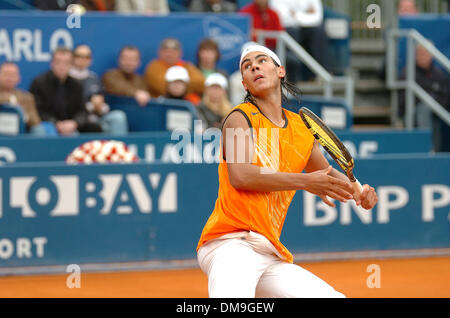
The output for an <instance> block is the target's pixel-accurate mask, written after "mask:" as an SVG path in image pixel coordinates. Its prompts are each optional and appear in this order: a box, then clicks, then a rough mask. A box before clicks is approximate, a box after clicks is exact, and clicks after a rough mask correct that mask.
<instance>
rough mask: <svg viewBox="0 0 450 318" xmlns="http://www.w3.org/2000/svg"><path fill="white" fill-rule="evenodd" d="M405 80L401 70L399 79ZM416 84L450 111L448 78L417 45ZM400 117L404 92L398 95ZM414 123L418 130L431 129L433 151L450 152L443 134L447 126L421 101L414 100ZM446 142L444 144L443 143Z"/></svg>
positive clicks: (423, 49) (402, 109)
mask: <svg viewBox="0 0 450 318" xmlns="http://www.w3.org/2000/svg"><path fill="white" fill-rule="evenodd" d="M405 78H406V70H405V69H403V70H402V73H401V74H400V79H402V80H404V79H405ZM416 82H417V83H418V84H419V85H420V86H421V87H422V88H423V89H424V90H425V91H426V92H427V93H428V94H430V95H431V97H433V98H434V99H435V100H436V101H437V102H438V103H439V104H441V105H442V106H443V107H444V108H445V109H447V111H450V87H449V83H450V77H449V75H448V73H444V71H442V70H441V69H440V68H439V67H437V66H436V65H434V64H433V56H432V55H431V54H430V53H429V52H428V50H427V49H425V48H424V47H423V46H421V45H418V46H417V49H416ZM399 99H400V101H399V112H400V114H399V115H400V117H404V115H405V106H406V103H405V92H404V91H400V94H399ZM415 105H416V111H415V115H416V116H415V123H414V125H415V126H416V127H418V128H432V130H433V148H434V150H435V151H450V142H448V140H447V141H446V140H445V139H446V138H448V135H447V136H446V135H445V134H444V131H447V134H448V130H449V129H448V126H447V124H446V123H445V122H443V121H442V120H441V119H440V118H439V117H437V116H436V115H435V114H434V113H432V112H431V110H430V108H429V107H428V106H427V105H425V104H423V103H422V102H421V101H419V100H416V104H415ZM445 142H446V143H445Z"/></svg>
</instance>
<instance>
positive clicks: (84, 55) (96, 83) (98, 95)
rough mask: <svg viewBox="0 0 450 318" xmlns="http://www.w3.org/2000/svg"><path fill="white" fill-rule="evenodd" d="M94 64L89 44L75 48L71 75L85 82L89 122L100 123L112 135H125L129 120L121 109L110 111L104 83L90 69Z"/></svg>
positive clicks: (84, 90)
mask: <svg viewBox="0 0 450 318" xmlns="http://www.w3.org/2000/svg"><path fill="white" fill-rule="evenodd" d="M91 64H92V51H91V48H90V47H89V46H87V45H84V44H83V45H79V46H78V47H76V48H75V50H74V59H73V66H72V68H71V69H70V71H69V75H70V76H71V77H73V78H75V79H77V80H79V81H80V82H81V83H82V84H83V95H84V98H85V105H86V110H87V112H88V114H89V115H88V122H90V123H98V124H100V126H101V127H102V130H103V132H105V133H108V134H112V135H124V134H126V133H127V132H128V122H127V117H126V115H125V113H124V112H123V111H121V110H113V111H110V109H109V106H108V105H107V104H106V103H105V96H104V95H103V90H102V83H101V81H100V79H99V78H98V76H97V74H95V73H94V72H93V71H91V70H89V68H90V67H91Z"/></svg>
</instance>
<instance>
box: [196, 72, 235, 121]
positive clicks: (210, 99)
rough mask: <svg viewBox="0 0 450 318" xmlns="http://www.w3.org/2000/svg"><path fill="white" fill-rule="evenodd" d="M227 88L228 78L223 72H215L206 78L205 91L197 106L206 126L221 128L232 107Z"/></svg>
mask: <svg viewBox="0 0 450 318" xmlns="http://www.w3.org/2000/svg"><path fill="white" fill-rule="evenodd" d="M227 90H228V84H227V79H226V78H225V76H223V75H222V74H220V73H213V74H211V75H209V76H208V77H207V78H206V81H205V93H204V94H203V98H202V101H201V103H200V105H199V106H198V107H197V110H198V113H199V116H200V118H201V119H202V121H203V127H204V128H212V127H214V128H221V125H222V120H223V119H224V118H225V116H227V115H228V113H229V112H230V111H231V109H232V106H231V103H230V101H229V100H228V97H227Z"/></svg>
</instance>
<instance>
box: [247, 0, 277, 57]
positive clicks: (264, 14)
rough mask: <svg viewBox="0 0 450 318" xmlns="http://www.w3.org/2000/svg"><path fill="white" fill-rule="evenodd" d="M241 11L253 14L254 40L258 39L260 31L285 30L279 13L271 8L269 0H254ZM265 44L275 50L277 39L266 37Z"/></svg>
mask: <svg viewBox="0 0 450 318" xmlns="http://www.w3.org/2000/svg"><path fill="white" fill-rule="evenodd" d="M239 12H240V13H243V14H248V15H251V16H252V18H253V31H252V40H253V41H257V40H258V31H260V30H264V31H284V28H283V26H282V24H281V22H280V18H279V16H278V13H277V12H276V11H274V10H272V9H271V8H269V0H254V1H253V2H252V3H250V4H248V5H246V6H244V7H242V8H241V10H239ZM265 46H266V47H268V48H269V49H272V50H274V49H275V48H276V46H277V41H276V39H266V43H265Z"/></svg>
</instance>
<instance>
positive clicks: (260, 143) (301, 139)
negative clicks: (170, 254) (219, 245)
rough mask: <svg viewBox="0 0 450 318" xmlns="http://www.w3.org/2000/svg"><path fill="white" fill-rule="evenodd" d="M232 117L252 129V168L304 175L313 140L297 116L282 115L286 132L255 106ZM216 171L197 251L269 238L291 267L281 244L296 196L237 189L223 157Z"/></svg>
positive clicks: (242, 107) (244, 106)
mask: <svg viewBox="0 0 450 318" xmlns="http://www.w3.org/2000/svg"><path fill="white" fill-rule="evenodd" d="M233 111H239V112H241V113H242V114H245V115H244V116H245V117H246V119H247V122H248V123H249V126H250V127H251V128H253V134H252V136H253V146H254V158H253V162H252V164H254V165H257V166H259V167H265V168H270V169H273V170H275V171H279V172H295V173H300V172H302V171H303V169H304V168H305V166H306V164H307V162H308V160H309V157H310V155H311V150H312V147H313V145H314V137H313V136H312V135H311V133H310V132H309V130H308V128H306V126H305V125H304V124H303V121H302V120H301V118H300V116H299V115H298V114H295V113H293V112H290V111H288V110H285V109H283V111H284V115H285V121H286V123H285V126H284V127H278V126H276V125H275V124H273V123H272V122H271V121H270V120H269V119H268V118H267V117H265V116H264V114H262V113H261V111H260V110H259V108H258V107H256V106H255V105H253V104H251V103H244V104H240V105H238V106H236V107H235V108H233V110H232V112H233ZM223 133H225V132H223ZM221 152H223V150H221ZM218 170H219V193H218V198H217V200H216V204H215V208H214V211H213V212H212V214H211V216H210V217H209V219H208V221H207V223H206V225H205V227H204V228H203V232H202V235H201V237H200V241H199V242H198V246H197V250H198V249H199V248H200V247H201V246H202V245H203V244H204V243H205V242H207V241H209V240H212V239H215V238H218V237H220V236H222V235H225V234H228V233H233V232H240V231H253V232H257V233H259V234H261V235H263V236H265V237H266V238H267V239H268V240H269V241H270V242H271V243H272V244H273V245H274V247H275V248H276V249H277V251H278V252H279V253H280V254H281V255H282V256H283V257H284V258H285V260H286V261H288V262H290V263H292V261H293V257H292V254H291V253H290V252H289V251H288V249H287V248H286V247H285V246H284V245H283V244H282V243H281V242H280V235H281V230H282V228H283V224H284V220H285V218H286V214H287V211H288V208H289V205H290V204H291V201H292V198H293V197H294V195H295V191H274V192H257V191H246V190H238V189H235V188H234V187H233V186H232V185H231V183H230V180H229V176H228V169H227V162H226V160H225V159H223V157H222V156H221V162H220V163H219V169H218Z"/></svg>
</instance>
